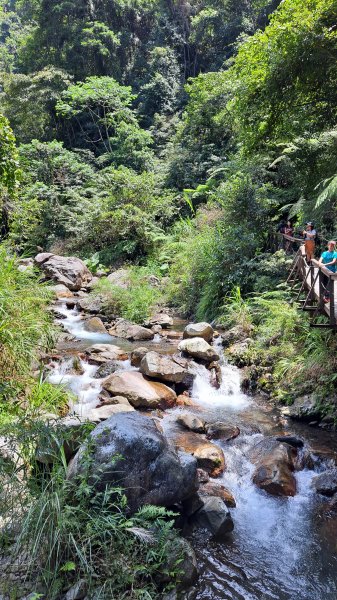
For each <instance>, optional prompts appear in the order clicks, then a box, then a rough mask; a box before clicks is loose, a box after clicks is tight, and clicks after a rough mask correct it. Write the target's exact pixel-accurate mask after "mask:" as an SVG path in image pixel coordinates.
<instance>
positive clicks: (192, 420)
mask: <svg viewBox="0 0 337 600" xmlns="http://www.w3.org/2000/svg"><path fill="white" fill-rule="evenodd" d="M177 423H179V425H182V426H183V427H185V429H189V430H190V431H195V433H204V432H205V421H202V420H201V419H199V418H198V417H196V416H195V415H191V414H190V413H184V414H182V415H179V417H177Z"/></svg>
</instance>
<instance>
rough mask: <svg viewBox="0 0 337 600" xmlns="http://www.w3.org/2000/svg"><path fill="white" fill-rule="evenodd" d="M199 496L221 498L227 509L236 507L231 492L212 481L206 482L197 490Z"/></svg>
mask: <svg viewBox="0 0 337 600" xmlns="http://www.w3.org/2000/svg"><path fill="white" fill-rule="evenodd" d="M199 494H200V496H201V497H202V498H203V497H204V496H216V497H217V498H221V500H223V501H224V503H225V504H226V506H228V508H235V507H236V502H235V498H234V496H233V494H232V492H230V491H229V490H228V489H227V488H226V487H225V486H224V485H220V484H219V483H215V482H214V481H208V482H206V483H205V484H204V485H202V486H201V487H200V489H199Z"/></svg>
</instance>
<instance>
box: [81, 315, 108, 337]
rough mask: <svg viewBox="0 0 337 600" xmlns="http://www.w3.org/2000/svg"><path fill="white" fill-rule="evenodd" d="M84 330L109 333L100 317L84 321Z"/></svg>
mask: <svg viewBox="0 0 337 600" xmlns="http://www.w3.org/2000/svg"><path fill="white" fill-rule="evenodd" d="M84 329H86V331H92V332H94V333H107V330H106V329H105V326H104V323H103V321H101V319H99V318H98V317H91V319H87V320H86V321H84Z"/></svg>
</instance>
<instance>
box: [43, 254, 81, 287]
mask: <svg viewBox="0 0 337 600" xmlns="http://www.w3.org/2000/svg"><path fill="white" fill-rule="evenodd" d="M46 255H48V256H46ZM34 260H35V263H36V264H37V265H38V266H39V267H40V268H41V269H42V270H43V272H44V273H45V275H46V276H47V277H48V278H50V279H53V281H56V283H63V284H64V285H65V286H67V287H68V288H69V289H70V290H73V291H78V290H80V289H81V287H83V286H85V285H86V284H87V283H88V282H89V281H91V279H92V275H91V273H90V271H89V269H88V267H87V266H86V265H85V264H84V262H83V261H82V260H81V259H80V258H77V257H75V256H58V255H57V254H49V253H43V254H42V255H41V254H38V255H37V256H36V257H35V259H34Z"/></svg>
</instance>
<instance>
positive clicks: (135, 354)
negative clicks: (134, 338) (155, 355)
mask: <svg viewBox="0 0 337 600" xmlns="http://www.w3.org/2000/svg"><path fill="white" fill-rule="evenodd" d="M148 352H149V349H148V348H145V346H140V347H139V348H135V350H133V351H132V352H131V365H132V366H133V367H139V365H140V363H141V361H142V358H144V356H145V354H147V353H148Z"/></svg>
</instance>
